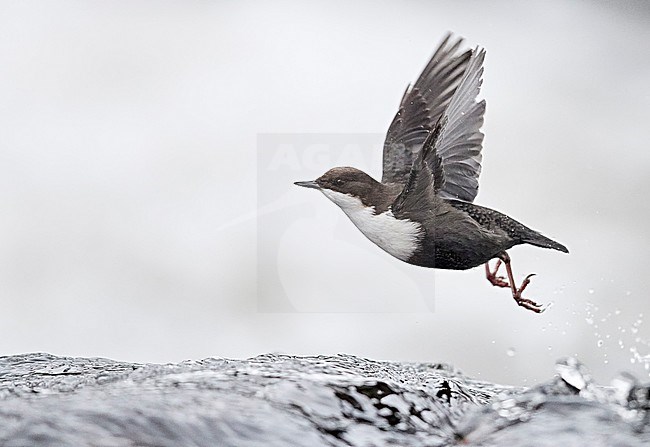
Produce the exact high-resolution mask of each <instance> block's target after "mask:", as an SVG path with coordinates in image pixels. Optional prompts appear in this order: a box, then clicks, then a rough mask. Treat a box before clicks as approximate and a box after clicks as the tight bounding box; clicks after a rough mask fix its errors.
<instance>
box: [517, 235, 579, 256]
mask: <svg viewBox="0 0 650 447" xmlns="http://www.w3.org/2000/svg"><path fill="white" fill-rule="evenodd" d="M524 242H525V243H527V244H531V245H536V246H537V247H542V248H552V249H553V250H558V251H561V252H564V253H568V252H569V249H568V248H566V247H565V246H564V245H562V244H560V243H559V242H555V241H553V240H551V239H549V238H547V237H546V236H542V235H541V234H539V233H537V234H536V235H535V236H532V237H527V238H525V239H524Z"/></svg>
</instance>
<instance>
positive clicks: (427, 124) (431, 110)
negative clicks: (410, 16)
mask: <svg viewBox="0 0 650 447" xmlns="http://www.w3.org/2000/svg"><path fill="white" fill-rule="evenodd" d="M461 43H462V39H461V38H453V37H452V35H451V34H448V35H447V36H446V37H445V38H444V39H443V41H442V43H441V44H440V46H439V47H438V49H437V50H436V51H435V53H434V54H433V56H432V57H431V60H429V62H428V63H427V65H426V67H425V68H424V70H423V71H422V73H421V74H420V76H419V78H418V80H417V81H416V82H415V84H414V85H413V86H409V87H408V88H407V89H406V92H405V93H404V96H403V97H402V101H401V103H400V107H399V110H398V112H397V114H396V115H395V118H393V121H392V123H391V125H390V127H389V128H388V132H387V134H386V141H385V142H384V162H383V176H382V182H384V183H400V184H405V183H406V182H407V180H408V178H409V172H410V171H411V166H412V165H413V162H414V161H415V158H416V156H417V154H418V152H419V151H420V148H421V147H422V143H424V141H425V140H426V138H427V136H428V135H429V134H430V132H431V130H432V129H433V127H434V126H435V124H436V123H437V122H438V120H439V118H440V116H441V115H442V113H443V112H444V111H445V109H446V108H447V106H448V105H449V103H450V101H451V99H452V97H453V95H454V92H455V91H456V89H457V87H458V86H459V84H460V82H461V80H462V79H463V74H464V73H465V71H466V68H467V64H468V63H469V59H470V55H471V51H466V52H464V53H459V48H460V45H461Z"/></svg>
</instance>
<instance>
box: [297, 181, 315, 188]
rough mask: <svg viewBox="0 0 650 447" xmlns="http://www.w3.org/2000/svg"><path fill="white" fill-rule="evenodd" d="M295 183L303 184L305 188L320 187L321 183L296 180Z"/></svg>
mask: <svg viewBox="0 0 650 447" xmlns="http://www.w3.org/2000/svg"><path fill="white" fill-rule="evenodd" d="M294 185H298V186H303V187H305V188H314V189H320V185H319V184H318V183H316V182H294Z"/></svg>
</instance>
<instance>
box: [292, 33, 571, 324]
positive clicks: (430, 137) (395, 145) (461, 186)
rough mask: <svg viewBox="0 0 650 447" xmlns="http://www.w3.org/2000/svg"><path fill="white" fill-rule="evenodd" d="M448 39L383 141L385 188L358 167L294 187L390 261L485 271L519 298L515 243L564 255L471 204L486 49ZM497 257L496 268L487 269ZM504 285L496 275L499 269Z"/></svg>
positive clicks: (522, 301) (530, 305) (533, 306)
mask: <svg viewBox="0 0 650 447" xmlns="http://www.w3.org/2000/svg"><path fill="white" fill-rule="evenodd" d="M461 43H462V39H460V38H453V37H452V35H451V34H448V35H447V36H446V37H445V38H444V40H443V41H442V43H441V44H440V46H439V47H438V49H437V50H436V52H435V53H434V55H433V57H432V58H431V60H430V61H429V63H428V64H427V65H426V67H425V68H424V70H423V71H422V73H421V74H420V77H419V78H418V80H417V81H416V82H415V84H413V86H409V87H408V88H407V89H406V92H405V93H404V96H403V97H402V101H401V103H400V107H399V110H398V111H397V114H396V115H395V118H394V119H393V121H392V123H391V124H390V127H389V128H388V133H387V134H386V141H385V142H384V159H383V176H382V179H381V182H378V181H376V180H374V179H373V178H372V177H370V176H369V175H368V174H366V173H365V172H363V171H360V170H358V169H355V168H350V167H338V168H332V169H330V170H329V171H327V172H326V173H325V174H323V175H322V176H321V177H319V178H318V179H316V180H315V181H309V182H296V183H295V184H296V185H298V186H304V187H306V188H314V189H318V190H319V191H321V192H322V193H323V194H325V196H326V197H327V198H328V199H330V200H331V201H332V202H334V203H336V204H337V205H338V206H339V207H340V208H341V209H342V210H343V212H344V213H345V214H346V215H347V216H348V217H349V218H350V220H351V221H352V222H353V223H354V224H355V225H356V226H357V228H358V229H359V230H361V232H362V233H363V234H365V235H366V237H367V238H368V239H370V240H371V241H372V242H374V243H375V244H376V245H378V246H379V247H380V248H382V249H383V250H384V251H386V252H388V253H389V254H391V255H393V256H394V257H396V258H398V259H400V260H402V261H404V262H408V263H409V264H414V265H418V266H422V267H431V268H439V269H454V270H465V269H469V268H473V267H477V266H479V265H481V264H485V272H486V276H487V279H488V280H489V281H490V282H491V283H492V284H493V285H495V286H498V287H509V288H510V289H511V291H512V296H513V298H514V299H515V301H516V302H517V304H518V305H520V306H522V307H524V308H526V309H529V310H532V311H534V312H538V313H539V312H542V311H543V310H544V307H542V306H540V305H539V304H537V303H536V302H534V301H532V300H530V299H527V298H524V297H522V292H523V291H524V289H525V288H526V286H527V285H528V284H529V282H530V277H531V276H533V275H532V274H531V275H528V276H526V278H524V280H523V282H522V283H521V285H520V286H519V287H517V286H516V284H515V280H514V277H513V274H512V268H511V265H510V257H509V256H508V254H507V253H506V250H508V249H509V248H511V247H513V246H515V245H519V244H531V245H535V246H537V247H543V248H553V249H555V250H559V251H562V252H564V253H568V252H569V251H568V250H567V248H566V247H565V246H564V245H562V244H559V243H557V242H555V241H553V240H551V239H549V238H547V237H546V236H543V235H541V234H540V233H538V232H537V231H534V230H531V229H530V228H528V227H526V226H525V225H523V224H521V223H519V222H517V221H516V220H514V219H512V218H510V217H508V216H506V215H505V214H502V213H500V212H498V211H495V210H492V209H490V208H485V207H482V206H478V205H474V204H473V203H472V202H473V201H474V198H475V197H476V194H477V193H478V176H479V173H480V172H481V158H482V155H481V149H482V144H483V133H482V132H481V131H480V129H481V126H482V125H483V114H484V113H485V101H484V100H482V101H478V102H477V100H476V97H477V96H478V93H479V90H480V87H481V83H482V79H481V78H482V75H483V59H484V58H485V50H484V49H481V48H478V47H477V48H476V49H475V50H473V51H472V50H467V51H464V52H461V51H460V46H461ZM493 258H497V264H496V266H495V268H494V270H491V269H490V266H489V263H488V261H489V260H491V259H493ZM502 262H503V264H505V267H506V274H507V278H504V277H503V276H497V272H498V270H499V267H500V265H501V263H502Z"/></svg>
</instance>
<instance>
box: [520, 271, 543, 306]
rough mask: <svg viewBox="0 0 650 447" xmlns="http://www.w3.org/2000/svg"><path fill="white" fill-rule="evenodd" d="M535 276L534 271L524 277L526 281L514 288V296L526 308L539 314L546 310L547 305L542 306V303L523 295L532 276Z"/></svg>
mask: <svg viewBox="0 0 650 447" xmlns="http://www.w3.org/2000/svg"><path fill="white" fill-rule="evenodd" d="M533 276H535V274H534V273H531V274H530V275H528V276H526V277H525V278H524V281H523V282H522V283H521V286H519V288H518V289H515V288H514V287H513V288H512V297H513V298H514V299H515V302H516V303H517V304H518V305H519V306H521V307H523V308H524V309H528V310H531V311H533V312H535V313H538V314H539V313H542V312H544V311H545V310H546V307H544V306H542V305H541V304H537V303H536V302H535V301H533V300H529V299H528V298H524V297H523V296H521V294H522V292H523V291H524V289H526V287H527V286H528V284H530V278H532V277H533Z"/></svg>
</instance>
